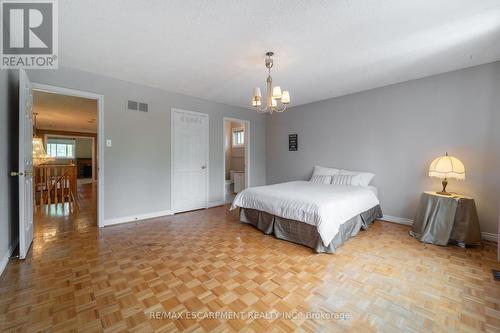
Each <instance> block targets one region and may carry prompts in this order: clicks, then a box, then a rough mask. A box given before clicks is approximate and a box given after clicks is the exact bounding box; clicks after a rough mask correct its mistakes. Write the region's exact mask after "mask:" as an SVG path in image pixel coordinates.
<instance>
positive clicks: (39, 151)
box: [33, 113, 54, 166]
mask: <svg viewBox="0 0 500 333" xmlns="http://www.w3.org/2000/svg"><path fill="white" fill-rule="evenodd" d="M33 116H34V118H35V119H34V120H35V121H34V125H35V126H34V127H35V131H34V133H33V165H35V166H38V165H40V164H44V163H47V162H50V161H53V160H54V159H53V158H52V157H50V156H49V155H47V153H46V152H45V147H44V146H43V141H42V138H40V137H39V136H37V135H36V125H37V123H36V118H37V116H38V113H33Z"/></svg>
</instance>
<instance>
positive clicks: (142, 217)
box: [104, 210, 174, 227]
mask: <svg viewBox="0 0 500 333" xmlns="http://www.w3.org/2000/svg"><path fill="white" fill-rule="evenodd" d="M168 215H174V212H172V211H171V210H164V211H161V212H154V213H148V214H139V215H132V216H123V217H117V218H113V219H107V220H104V226H105V227H106V226H110V225H114V224H120V223H128V222H135V221H141V220H147V219H153V218H156V217H161V216H168Z"/></svg>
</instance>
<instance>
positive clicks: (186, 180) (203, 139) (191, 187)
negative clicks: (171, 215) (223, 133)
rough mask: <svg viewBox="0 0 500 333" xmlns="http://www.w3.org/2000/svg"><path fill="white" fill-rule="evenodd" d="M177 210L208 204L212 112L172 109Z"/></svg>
mask: <svg viewBox="0 0 500 333" xmlns="http://www.w3.org/2000/svg"><path fill="white" fill-rule="evenodd" d="M171 119H172V120H171V121H172V146H173V148H172V154H173V156H172V161H173V168H172V171H173V172H172V177H173V179H172V198H173V202H172V203H173V207H172V209H173V211H174V212H184V211H188V210H194V209H200V208H206V207H207V205H208V202H207V200H208V197H207V189H208V164H207V162H208V115H206V114H202V113H196V112H190V111H183V110H176V109H172V118H171Z"/></svg>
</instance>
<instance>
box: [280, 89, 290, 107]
mask: <svg viewBox="0 0 500 333" xmlns="http://www.w3.org/2000/svg"><path fill="white" fill-rule="evenodd" d="M281 103H283V104H288V103H290V93H289V92H288V91H287V90H284V91H283V94H282V95H281Z"/></svg>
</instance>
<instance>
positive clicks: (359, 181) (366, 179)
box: [340, 170, 375, 187]
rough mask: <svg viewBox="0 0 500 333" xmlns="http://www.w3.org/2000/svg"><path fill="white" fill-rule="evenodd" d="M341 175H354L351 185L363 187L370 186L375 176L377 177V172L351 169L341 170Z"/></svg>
mask: <svg viewBox="0 0 500 333" xmlns="http://www.w3.org/2000/svg"><path fill="white" fill-rule="evenodd" d="M340 175H348V176H352V178H351V184H350V185H352V186H362V187H368V185H370V183H371V181H372V179H373V177H375V174H373V173H370V172H360V171H349V170H340Z"/></svg>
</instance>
